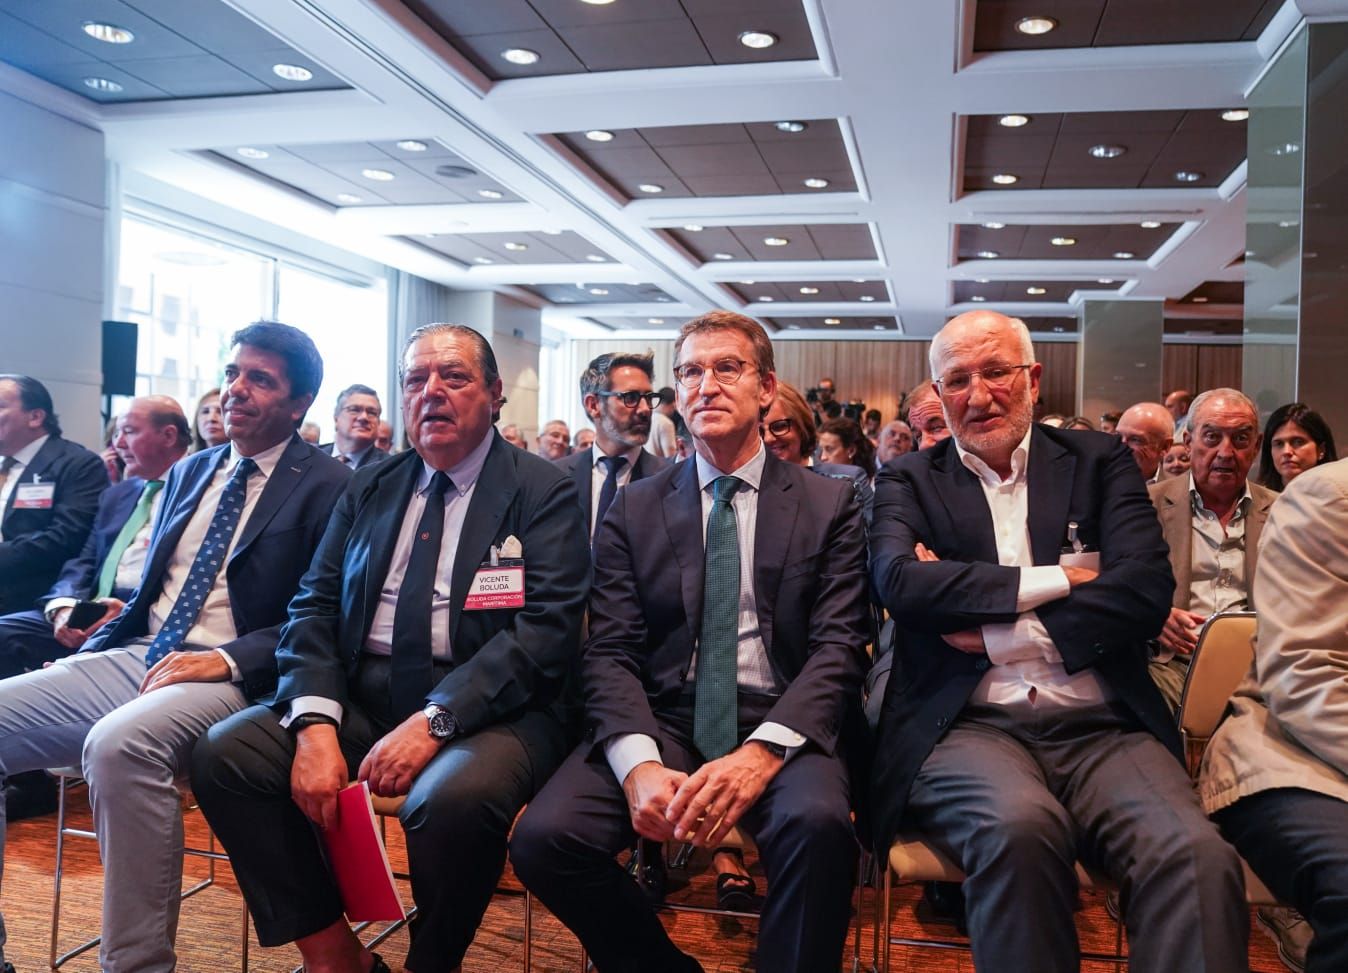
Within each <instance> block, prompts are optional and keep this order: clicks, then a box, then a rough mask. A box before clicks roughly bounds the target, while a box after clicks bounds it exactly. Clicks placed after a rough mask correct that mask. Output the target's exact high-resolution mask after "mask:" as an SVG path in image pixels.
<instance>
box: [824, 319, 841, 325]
mask: <svg viewBox="0 0 1348 973" xmlns="http://www.w3.org/2000/svg"><path fill="white" fill-rule="evenodd" d="M824 323H825V324H842V318H824Z"/></svg>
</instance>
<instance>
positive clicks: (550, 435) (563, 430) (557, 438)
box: [538, 419, 571, 463]
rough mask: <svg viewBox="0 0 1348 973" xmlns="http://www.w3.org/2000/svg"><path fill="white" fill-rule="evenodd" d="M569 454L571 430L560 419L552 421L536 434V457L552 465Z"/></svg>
mask: <svg viewBox="0 0 1348 973" xmlns="http://www.w3.org/2000/svg"><path fill="white" fill-rule="evenodd" d="M570 454H571V430H570V429H569V428H568V427H567V425H566V423H565V422H563V421H562V420H561V419H553V420H552V421H551V422H548V423H547V424H546V425H545V426H543V431H542V432H541V433H539V434H538V455H539V456H542V457H543V458H544V459H548V460H552V461H553V462H554V463H555V462H557V460H559V459H561V458H562V457H564V456H569V455H570Z"/></svg>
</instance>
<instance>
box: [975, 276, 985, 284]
mask: <svg viewBox="0 0 1348 973" xmlns="http://www.w3.org/2000/svg"><path fill="white" fill-rule="evenodd" d="M988 282H989V278H987V277H975V278H974V283H975V284H986V283H988Z"/></svg>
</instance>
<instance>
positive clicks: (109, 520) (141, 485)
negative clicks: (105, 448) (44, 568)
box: [38, 477, 145, 607]
mask: <svg viewBox="0 0 1348 973" xmlns="http://www.w3.org/2000/svg"><path fill="white" fill-rule="evenodd" d="M144 489H145V481H144V480H141V479H138V478H136V477H132V478H131V479H129V480H123V481H122V482H121V483H115V484H113V485H112V486H110V487H108V488H107V489H106V490H104V491H103V496H101V497H100V498H99V500H98V514H97V516H95V517H94V527H93V530H91V531H89V536H88V537H87V538H86V539H85V541H84V549H83V550H81V551H80V553H79V554H78V555H77V556H76V557H73V558H71V559H70V560H69V561H67V562H66V563H65V566H64V567H63V568H61V576H60V577H59V578H57V579H56V583H55V584H54V585H52V587H51V590H50V591H48V592H47V593H46V594H45V595H43V596H42V597H41V598H39V599H38V601H39V603H40V604H39V607H41V606H43V605H46V603H47V602H49V601H51V600H52V599H53V598H91V597H93V594H94V588H95V587H96V586H97V584H98V576H99V575H100V574H101V573H102V572H103V561H104V559H105V558H107V556H108V551H109V550H110V549H111V548H112V542H113V541H115V540H116V539H117V535H118V534H120V533H121V532H122V527H123V525H125V524H126V521H127V518H129V517H130V516H131V512H132V511H133V510H135V509H136V501H138V500H139V499H140V494H141V491H142V490H144ZM131 594H132V592H131V591H130V590H123V589H117V588H114V589H113V592H112V595H113V597H114V598H120V599H121V600H122V601H126V600H127V599H129V598H130V597H131Z"/></svg>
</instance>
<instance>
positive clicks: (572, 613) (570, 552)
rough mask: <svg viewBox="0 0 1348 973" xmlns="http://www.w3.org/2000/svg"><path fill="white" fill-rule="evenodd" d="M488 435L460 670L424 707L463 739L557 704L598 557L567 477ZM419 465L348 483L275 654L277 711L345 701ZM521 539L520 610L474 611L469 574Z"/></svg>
mask: <svg viewBox="0 0 1348 973" xmlns="http://www.w3.org/2000/svg"><path fill="white" fill-rule="evenodd" d="M490 435H491V436H492V444H491V447H490V449H489V450H488V452H487V459H486V462H485V463H484V464H483V467H482V472H481V474H480V475H479V476H478V480H477V485H476V486H475V487H474V488H473V496H472V499H471V501H469V506H468V512H467V517H466V518H465V520H464V525H463V531H462V532H461V533H460V535H459V538H458V546H457V547H456V548H455V552H454V570H453V575H452V577H451V578H450V586H449V588H450V622H449V632H450V647H451V650H452V654H453V660H454V668H453V669H452V670H451V671H450V672H449V673H448V675H446V676H445V677H444V678H443V679H442V680H441V681H440V683H439V684H438V685H437V686H435V688H434V689H433V690H432V691H431V694H430V696H429V697H427V699H428V700H429V701H431V702H435V703H438V704H440V705H441V706H443V707H445V708H446V709H448V710H449V711H450V712H451V713H453V714H454V716H455V717H456V718H457V719H458V721H459V725H460V726H461V727H462V729H463V731H464V732H465V733H473V732H475V731H477V730H480V729H482V728H483V727H486V726H490V725H493V724H496V723H501V722H503V721H505V720H507V719H510V718H513V717H514V716H517V715H518V714H520V713H522V712H525V711H527V710H536V709H544V708H546V707H548V706H550V705H551V704H552V702H553V701H554V700H555V699H556V698H557V696H558V694H559V693H560V691H561V689H562V687H563V685H564V683H565V682H566V680H567V677H568V676H569V674H570V672H571V669H572V667H573V663H574V660H575V657H576V650H577V646H578V642H579V638H580V635H579V633H580V619H581V614H582V612H583V610H584V608H585V596H586V594H587V593H588V591H589V568H590V556H589V549H588V544H587V539H586V534H585V531H584V529H583V528H582V526H581V523H580V515H579V513H578V512H577V509H576V498H575V496H574V495H573V491H574V487H573V486H572V485H571V479H570V477H568V476H566V475H565V474H563V473H562V472H561V471H560V470H558V469H557V468H556V467H555V466H553V465H552V464H551V463H549V462H548V461H547V460H545V459H542V458H540V457H538V456H535V455H533V454H532V453H526V452H525V451H524V450H522V449H516V448H515V447H514V446H511V445H510V444H509V443H507V442H506V441H505V440H504V439H502V438H501V437H500V434H499V433H497V432H496V431H495V430H492V432H491V433H490ZM423 468H424V466H423V463H422V459H421V456H420V455H419V454H418V453H417V452H416V451H415V450H410V449H409V450H406V451H405V452H402V453H399V454H398V455H397V456H395V457H393V458H392V459H390V460H388V461H387V462H384V463H380V464H378V465H376V466H372V467H368V468H366V469H363V470H361V471H360V472H359V473H357V474H356V476H355V477H354V478H353V479H352V482H351V487H350V489H348V490H347V491H346V493H345V494H344V495H343V496H342V499H341V501H340V502H339V503H338V504H337V509H336V510H335V511H333V515H332V522H331V523H330V524H329V525H328V529H327V532H326V533H325V534H324V535H323V542H322V544H321V545H319V549H318V553H317V554H316V555H315V556H314V563H313V566H312V567H311V568H310V570H309V572H308V574H306V575H305V576H304V581H303V584H302V585H301V587H300V592H299V594H298V595H296V597H295V599H294V601H292V602H291V604H290V622H289V623H288V624H287V625H286V626H285V629H284V631H283V632H282V633H281V645H280V648H279V649H278V650H277V653H276V656H277V663H278V665H279V667H280V684H279V686H278V688H277V692H276V697H275V700H274V702H275V703H276V704H277V705H280V704H282V703H285V702H287V701H289V700H291V699H294V698H295V697H297V696H322V697H323V698H325V699H332V700H336V701H337V702H339V703H341V704H342V705H343V706H345V705H347V701H348V699H349V688H350V679H351V677H352V676H353V675H354V674H355V672H356V668H357V665H358V664H359V662H360V656H361V653H362V651H363V647H364V645H365V639H366V638H367V637H368V636H369V634H370V626H371V624H372V623H373V622H374V616H375V611H376V610H377V609H378V608H379V598H380V591H381V590H382V588H383V585H384V580H385V578H386V577H387V576H388V571H389V564H390V562H391V561H392V559H393V549H394V547H396V546H397V543H398V532H399V530H400V529H401V527H402V522H403V516H404V514H405V513H406V511H407V505H408V503H409V502H410V500H411V498H412V492H413V490H414V489H415V488H416V484H417V479H418V478H419V476H420V474H421V471H422V469H423ZM512 534H513V535H514V536H515V537H516V538H517V539H518V540H519V542H520V545H521V547H522V548H523V554H524V607H522V608H503V609H496V610H491V611H465V610H464V607H463V605H464V599H465V597H466V596H467V592H468V586H469V584H470V583H471V581H472V579H473V575H474V574H476V572H477V569H478V567H479V566H481V565H482V564H483V563H484V562H485V561H487V560H488V558H489V557H490V553H491V547H492V545H500V544H501V543H502V542H504V541H505V539H506V538H507V537H510V536H511V535H512Z"/></svg>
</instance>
